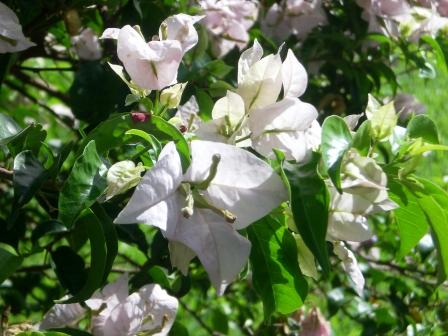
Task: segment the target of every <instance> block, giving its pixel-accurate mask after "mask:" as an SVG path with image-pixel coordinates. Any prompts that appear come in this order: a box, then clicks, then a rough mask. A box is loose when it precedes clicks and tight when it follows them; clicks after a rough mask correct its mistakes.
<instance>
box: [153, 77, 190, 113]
mask: <svg viewBox="0 0 448 336" xmlns="http://www.w3.org/2000/svg"><path fill="white" fill-rule="evenodd" d="M186 86H187V83H178V84H174V85H173V86H170V87H169V88H166V89H164V90H163V91H162V93H161V94H160V103H161V104H163V105H165V106H167V107H168V108H176V107H178V106H179V103H180V100H181V98H182V93H183V92H184V90H185V87H186Z"/></svg>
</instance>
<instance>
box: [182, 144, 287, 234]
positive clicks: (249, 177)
mask: <svg viewBox="0 0 448 336" xmlns="http://www.w3.org/2000/svg"><path fill="white" fill-rule="evenodd" d="M215 154H218V155H220V157H221V160H220V163H219V165H218V170H217V174H216V176H215V178H214V179H213V180H212V182H211V184H210V186H209V188H208V189H207V190H205V191H204V197H205V198H206V199H208V200H209V201H210V202H211V203H212V204H213V205H214V206H216V207H218V208H220V209H227V210H229V211H231V212H232V213H233V214H234V215H236V217H237V219H236V222H235V223H234V224H233V225H234V227H235V228H236V229H238V230H239V229H241V228H244V227H246V226H248V225H249V224H251V223H253V222H254V221H256V220H258V219H260V218H261V217H263V216H265V215H267V214H268V213H269V212H270V211H271V210H272V209H274V208H275V207H277V206H278V205H279V204H280V203H281V202H283V201H284V200H286V199H287V191H286V188H285V186H284V184H283V182H282V180H281V179H280V177H279V176H278V175H277V174H276V173H275V171H274V170H273V169H272V168H271V166H269V165H268V164H267V163H266V162H264V161H263V160H261V159H259V158H258V157H256V156H255V155H253V154H252V153H250V152H248V151H246V150H244V149H241V148H237V147H235V146H231V145H227V144H222V143H215V142H208V141H199V140H195V141H192V142H191V155H192V164H191V167H190V169H189V170H188V171H187V173H186V174H185V180H186V181H193V182H201V181H203V180H205V178H206V177H207V176H208V174H209V169H210V164H211V162H212V156H213V155H215Z"/></svg>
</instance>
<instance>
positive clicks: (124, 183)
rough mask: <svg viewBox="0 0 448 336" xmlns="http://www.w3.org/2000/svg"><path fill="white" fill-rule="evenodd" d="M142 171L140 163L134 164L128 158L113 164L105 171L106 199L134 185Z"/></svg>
mask: <svg viewBox="0 0 448 336" xmlns="http://www.w3.org/2000/svg"><path fill="white" fill-rule="evenodd" d="M144 171H145V168H144V167H143V166H142V164H141V163H139V164H138V165H137V166H135V163H134V162H132V161H129V160H125V161H120V162H117V163H115V164H113V165H112V167H110V168H109V170H108V171H107V189H106V200H108V199H110V198H112V197H114V196H115V195H118V194H122V193H124V192H126V190H129V189H131V188H133V187H135V186H136V185H137V184H138V182H139V181H140V179H141V173H142V172H144Z"/></svg>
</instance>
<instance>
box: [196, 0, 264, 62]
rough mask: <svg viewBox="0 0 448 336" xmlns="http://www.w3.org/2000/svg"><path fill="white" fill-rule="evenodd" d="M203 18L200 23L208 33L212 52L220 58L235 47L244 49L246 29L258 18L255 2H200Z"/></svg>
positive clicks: (237, 0)
mask: <svg viewBox="0 0 448 336" xmlns="http://www.w3.org/2000/svg"><path fill="white" fill-rule="evenodd" d="M199 5H200V6H201V8H202V9H203V12H204V14H205V18H204V20H203V21H202V22H203V24H204V26H205V27H206V28H207V30H208V31H209V33H210V40H211V42H212V51H213V53H214V54H215V56H217V57H222V56H224V55H225V54H227V53H228V52H229V51H230V50H232V49H233V48H234V47H235V46H236V47H238V48H239V49H242V48H244V47H245V46H246V45H247V43H248V42H249V34H248V33H247V31H248V29H249V28H250V27H251V26H252V25H253V24H254V22H255V20H256V19H257V16H258V3H257V2H256V1H241V0H201V1H199Z"/></svg>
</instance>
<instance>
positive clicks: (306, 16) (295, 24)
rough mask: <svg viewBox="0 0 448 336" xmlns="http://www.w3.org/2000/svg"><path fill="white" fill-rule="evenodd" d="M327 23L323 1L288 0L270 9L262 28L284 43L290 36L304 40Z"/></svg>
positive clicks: (267, 33) (275, 4)
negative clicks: (316, 28)
mask: <svg viewBox="0 0 448 336" xmlns="http://www.w3.org/2000/svg"><path fill="white" fill-rule="evenodd" d="M326 23H327V17H326V14H325V11H324V10H323V8H322V1H321V0H310V1H303V0H287V1H284V2H283V3H280V4H278V3H274V4H273V5H272V6H271V7H270V8H269V9H268V11H267V12H266V16H265V19H264V20H263V21H262V22H261V28H262V30H263V32H264V33H265V34H266V35H268V36H271V37H272V38H274V39H275V40H277V41H284V40H285V39H286V38H288V36H290V35H295V36H296V37H297V38H298V39H301V40H302V39H304V38H306V36H307V35H308V34H309V33H310V32H311V31H312V30H313V29H314V28H315V27H318V26H322V25H325V24H326Z"/></svg>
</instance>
